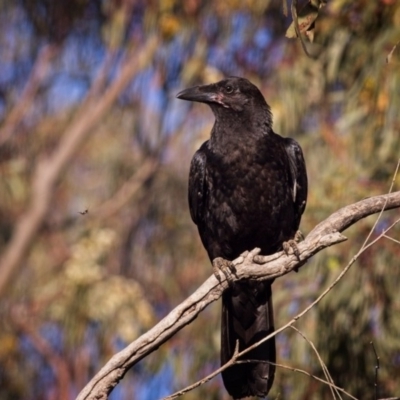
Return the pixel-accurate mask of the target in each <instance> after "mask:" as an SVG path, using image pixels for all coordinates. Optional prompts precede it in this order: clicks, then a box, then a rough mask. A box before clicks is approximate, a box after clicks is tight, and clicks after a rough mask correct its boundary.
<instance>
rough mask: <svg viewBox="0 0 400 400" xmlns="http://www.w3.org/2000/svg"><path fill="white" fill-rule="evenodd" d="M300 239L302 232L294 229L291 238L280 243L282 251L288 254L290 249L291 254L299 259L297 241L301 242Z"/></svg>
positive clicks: (302, 237) (302, 238)
mask: <svg viewBox="0 0 400 400" xmlns="http://www.w3.org/2000/svg"><path fill="white" fill-rule="evenodd" d="M302 240H304V235H303V233H302V232H301V231H296V233H295V234H294V238H293V239H290V240H288V241H287V242H283V243H282V247H283V251H284V252H285V253H286V255H289V251H290V249H292V250H293V254H294V255H295V256H296V257H297V259H298V260H299V261H300V251H299V248H298V247H297V243H299V242H301V241H302Z"/></svg>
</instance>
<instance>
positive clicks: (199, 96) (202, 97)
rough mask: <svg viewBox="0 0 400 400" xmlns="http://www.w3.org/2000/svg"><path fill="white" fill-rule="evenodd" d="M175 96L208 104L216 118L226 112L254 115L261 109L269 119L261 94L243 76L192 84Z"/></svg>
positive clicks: (269, 112)
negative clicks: (209, 82) (209, 83)
mask: <svg viewBox="0 0 400 400" xmlns="http://www.w3.org/2000/svg"><path fill="white" fill-rule="evenodd" d="M176 97H177V98H178V99H182V100H189V101H197V102H200V103H206V104H208V105H209V106H210V107H211V109H212V110H213V112H214V114H215V116H216V117H217V118H218V116H222V115H227V114H236V115H238V114H247V113H249V115H254V112H256V111H259V112H260V111H262V112H263V114H265V115H266V116H267V117H268V120H270V119H271V111H270V108H269V106H268V104H267V103H266V101H265V99H264V97H263V95H262V94H261V92H260V91H259V89H258V88H257V86H255V85H253V84H252V83H251V82H250V81H248V80H247V79H245V78H239V77H236V76H231V77H229V78H227V79H224V80H222V81H219V82H217V83H212V84H211V85H202V86H194V87H191V88H189V89H185V90H182V91H181V92H179V93H178V95H177V96H176Z"/></svg>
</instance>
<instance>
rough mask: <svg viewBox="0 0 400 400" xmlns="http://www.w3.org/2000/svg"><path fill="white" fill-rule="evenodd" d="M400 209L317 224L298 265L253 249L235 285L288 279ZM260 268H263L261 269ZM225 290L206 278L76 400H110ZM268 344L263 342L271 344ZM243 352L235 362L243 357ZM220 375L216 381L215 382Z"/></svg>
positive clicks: (386, 199)
mask: <svg viewBox="0 0 400 400" xmlns="http://www.w3.org/2000/svg"><path fill="white" fill-rule="evenodd" d="M397 207H400V191H399V192H395V193H390V194H387V195H381V196H375V197H371V198H368V199H364V200H361V201H359V202H357V203H355V204H352V205H349V206H346V207H343V208H342V209H340V210H339V211H337V212H335V213H334V214H332V215H331V216H330V217H328V218H327V219H326V220H325V221H323V222H321V223H320V224H318V225H317V226H316V227H315V228H314V229H313V230H312V231H311V232H310V234H309V235H308V236H307V237H306V239H305V240H304V241H303V242H301V243H299V245H298V248H299V252H300V260H298V259H297V257H296V256H295V255H294V254H289V255H288V256H287V255H286V254H285V253H284V252H279V253H276V254H273V255H270V256H259V255H258V253H259V250H258V249H254V250H253V251H251V252H246V253H244V254H243V255H242V256H240V257H239V258H238V259H236V260H234V265H235V266H236V274H235V276H233V277H232V279H233V280H240V279H245V278H247V279H248V278H251V279H259V280H266V279H271V278H277V277H279V276H283V275H286V274H287V273H289V272H291V271H292V270H294V269H297V268H299V267H301V266H302V265H303V264H304V263H305V261H306V260H307V259H308V258H310V257H312V256H313V255H314V254H316V253H317V252H319V251H321V250H322V249H324V248H326V247H328V246H332V245H334V244H337V243H341V242H343V241H344V240H346V238H345V237H344V236H343V235H341V234H340V233H339V232H342V231H343V230H345V229H347V228H348V227H349V226H351V225H353V224H354V223H356V222H357V221H359V220H360V219H362V218H365V217H367V216H368V215H372V214H376V213H379V212H381V210H382V209H384V210H389V209H393V208H397ZM389 229H390V228H389ZM385 233H387V230H386V231H385V232H383V233H382V234H381V235H380V236H379V238H381V237H382V236H383V235H384V234H385ZM379 238H377V239H375V240H374V241H373V242H371V243H370V244H369V245H367V246H363V248H362V249H361V250H360V252H359V253H357V255H356V256H354V257H353V258H352V260H351V261H350V263H349V265H348V266H347V267H346V268H347V269H345V270H344V271H343V272H342V273H341V274H340V276H339V277H338V278H337V280H336V281H335V282H334V283H333V284H332V285H331V286H330V287H329V288H328V289H327V290H326V291H325V292H324V293H323V294H321V296H319V298H318V299H317V300H316V302H317V301H320V300H321V298H322V297H323V296H325V295H326V293H327V292H328V291H329V290H331V289H332V287H333V286H334V285H335V284H336V283H337V282H338V281H339V280H340V279H341V277H342V276H343V275H344V274H345V273H346V271H347V270H348V269H349V268H350V266H351V265H352V264H353V263H354V262H355V261H356V259H357V258H358V256H359V254H361V252H362V251H364V250H365V249H366V248H368V247H369V246H371V245H372V244H373V243H375V242H376V241H377V240H378V239H379ZM260 264H262V265H261V266H260ZM227 286H228V284H227V281H226V277H225V276H223V277H221V284H219V282H218V280H217V278H216V277H215V276H211V277H210V278H208V279H207V281H206V282H204V283H203V285H201V286H200V288H199V289H198V290H196V292H194V293H193V294H192V295H191V296H190V297H189V298H188V299H186V300H185V301H184V302H182V303H181V304H180V305H178V306H177V307H176V308H175V309H173V310H172V311H171V312H170V314H168V315H167V316H166V317H165V318H164V319H163V320H161V321H160V322H159V323H158V324H157V325H156V326H154V327H153V328H152V329H151V330H150V331H148V332H147V333H145V334H144V335H142V336H141V337H140V338H138V339H137V340H136V341H134V342H132V343H131V344H130V345H129V346H127V347H126V348H125V349H124V350H122V351H121V352H119V353H117V354H115V355H114V356H113V357H112V358H111V359H110V360H109V361H108V362H107V364H106V365H105V366H104V367H103V368H102V369H101V370H100V371H99V372H98V373H97V374H96V376H95V377H94V378H93V379H92V380H91V381H90V382H89V383H88V384H87V385H86V387H85V388H84V389H83V390H82V391H81V393H80V394H79V395H78V397H77V400H84V399H85V400H88V399H106V398H107V396H108V394H109V393H110V392H111V391H112V389H113V388H114V387H115V386H116V385H117V384H118V382H119V381H120V380H121V379H122V378H123V376H124V375H125V373H126V372H127V371H128V369H129V368H130V367H131V366H132V365H134V364H135V363H137V362H138V361H139V360H141V359H142V358H144V357H145V356H147V355H148V354H150V353H151V352H153V351H154V350H156V349H157V348H158V347H159V346H160V345H161V344H162V343H164V342H165V341H167V340H168V339H169V338H170V337H171V336H172V335H174V334H175V333H176V332H178V331H179V330H180V329H182V328H183V327H184V326H185V325H187V324H188V323H190V322H191V321H193V320H194V319H195V318H196V317H197V316H198V314H199V313H200V312H201V311H202V310H203V309H204V308H205V307H207V306H208V304H210V303H212V302H213V301H216V300H217V299H219V297H221V295H222V292H223V291H224V289H225V288H226V287H227ZM313 304H314V303H313ZM311 306H313V305H311ZM309 309H310V308H309V307H307V309H306V310H304V311H303V312H302V313H301V314H299V316H296V317H295V318H293V319H292V321H289V323H288V324H286V325H285V326H284V327H282V328H281V329H279V330H278V331H281V330H283V329H286V328H287V327H288V326H290V325H291V324H293V322H294V321H296V320H297V319H298V318H299V317H300V316H301V315H304V314H305V313H306V312H307V311H308V310H309ZM278 331H275V332H274V333H273V334H271V335H270V336H269V337H271V336H274V335H276V334H277V333H278ZM269 337H268V338H269ZM268 338H265V339H263V340H267V339H268ZM246 350H247V349H246ZM245 352H246V351H245ZM245 352H242V353H240V354H238V355H237V356H240V355H242V354H245ZM221 368H223V367H221ZM220 370H221V369H220ZM220 370H218V371H216V374H217V373H219V371H220ZM216 374H212V375H213V376H215V375H216ZM210 379H211V378H210Z"/></svg>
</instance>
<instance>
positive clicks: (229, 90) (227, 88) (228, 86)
mask: <svg viewBox="0 0 400 400" xmlns="http://www.w3.org/2000/svg"><path fill="white" fill-rule="evenodd" d="M225 91H226V93H232V92H233V87H232V86H231V85H227V86H225Z"/></svg>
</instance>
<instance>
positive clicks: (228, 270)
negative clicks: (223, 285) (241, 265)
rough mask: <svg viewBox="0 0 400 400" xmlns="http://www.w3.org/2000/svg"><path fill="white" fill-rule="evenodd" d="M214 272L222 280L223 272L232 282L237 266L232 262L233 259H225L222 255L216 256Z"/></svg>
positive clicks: (213, 263) (229, 281)
mask: <svg viewBox="0 0 400 400" xmlns="http://www.w3.org/2000/svg"><path fill="white" fill-rule="evenodd" d="M212 265H213V272H214V275H215V277H216V278H217V279H218V280H219V281H220V282H221V274H220V272H222V273H223V274H224V275H225V277H226V280H227V281H228V283H231V282H232V274H234V273H235V272H236V268H235V266H234V265H233V264H232V261H228V260H225V259H224V258H222V257H217V258H214V260H213V262H212Z"/></svg>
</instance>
